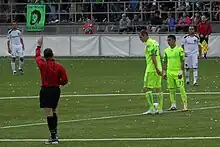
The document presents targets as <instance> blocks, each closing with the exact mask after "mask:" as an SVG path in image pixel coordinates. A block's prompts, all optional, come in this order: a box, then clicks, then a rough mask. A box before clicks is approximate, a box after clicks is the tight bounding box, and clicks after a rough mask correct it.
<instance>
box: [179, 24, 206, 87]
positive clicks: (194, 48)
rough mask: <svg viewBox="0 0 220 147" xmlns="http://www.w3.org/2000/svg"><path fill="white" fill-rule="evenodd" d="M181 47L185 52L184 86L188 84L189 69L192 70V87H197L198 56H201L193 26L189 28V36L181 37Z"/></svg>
mask: <svg viewBox="0 0 220 147" xmlns="http://www.w3.org/2000/svg"><path fill="white" fill-rule="evenodd" d="M182 47H183V49H184V51H185V76H186V84H188V85H189V83H190V77H189V75H190V73H189V72H190V69H192V70H193V85H194V86H198V56H201V55H202V52H201V45H200V41H199V37H198V36H197V35H196V34H195V28H194V26H189V34H188V35H186V36H184V37H183V40H182Z"/></svg>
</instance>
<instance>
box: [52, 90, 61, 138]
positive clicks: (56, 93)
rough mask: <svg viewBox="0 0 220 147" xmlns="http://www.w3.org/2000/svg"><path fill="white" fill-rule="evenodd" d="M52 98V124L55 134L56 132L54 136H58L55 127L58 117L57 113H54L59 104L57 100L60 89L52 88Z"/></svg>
mask: <svg viewBox="0 0 220 147" xmlns="http://www.w3.org/2000/svg"><path fill="white" fill-rule="evenodd" d="M53 98H54V100H53V101H54V103H53V117H54V122H55V132H56V136H57V135H58V132H57V125H58V116H57V112H56V108H57V105H58V103H59V99H60V88H54V92H53ZM57 139H58V136H57Z"/></svg>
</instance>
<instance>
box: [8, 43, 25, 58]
mask: <svg viewBox="0 0 220 147" xmlns="http://www.w3.org/2000/svg"><path fill="white" fill-rule="evenodd" d="M11 56H12V57H20V58H23V57H24V51H23V49H22V45H12V46H11Z"/></svg>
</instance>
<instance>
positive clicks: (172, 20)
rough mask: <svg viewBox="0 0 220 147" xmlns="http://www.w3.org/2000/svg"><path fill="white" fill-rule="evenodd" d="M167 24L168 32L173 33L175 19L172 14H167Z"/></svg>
mask: <svg viewBox="0 0 220 147" xmlns="http://www.w3.org/2000/svg"><path fill="white" fill-rule="evenodd" d="M167 23H168V25H169V32H173V31H174V30H175V23H176V21H175V18H174V17H173V16H172V14H170V13H169V14H168V18H167Z"/></svg>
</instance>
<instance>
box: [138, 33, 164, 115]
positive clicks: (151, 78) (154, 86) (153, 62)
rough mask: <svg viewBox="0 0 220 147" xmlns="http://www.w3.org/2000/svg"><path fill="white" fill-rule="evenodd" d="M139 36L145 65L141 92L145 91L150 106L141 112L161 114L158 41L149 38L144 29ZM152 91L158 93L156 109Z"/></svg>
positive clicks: (160, 70)
mask: <svg viewBox="0 0 220 147" xmlns="http://www.w3.org/2000/svg"><path fill="white" fill-rule="evenodd" d="M139 37H140V40H141V41H142V42H143V43H144V44H145V46H146V47H145V56H146V64H147V67H146V71H145V76H144V88H143V92H144V93H146V98H147V101H148V104H149V107H150V109H149V110H148V111H147V112H144V113H143V114H155V113H159V114H161V113H162V112H163V109H162V108H163V93H162V91H161V87H162V63H161V56H160V47H159V43H158V42H157V41H156V40H153V39H151V38H149V36H148V33H147V31H146V30H141V32H140V35H139ZM153 92H154V93H155V95H158V100H159V105H158V110H157V111H156V110H155V107H154V98H153Z"/></svg>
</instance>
